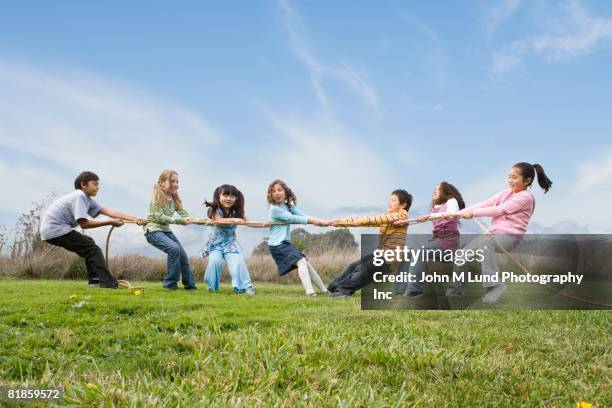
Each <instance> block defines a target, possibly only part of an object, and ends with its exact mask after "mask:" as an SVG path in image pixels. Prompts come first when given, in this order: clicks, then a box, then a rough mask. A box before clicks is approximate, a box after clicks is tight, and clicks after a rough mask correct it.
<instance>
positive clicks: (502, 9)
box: [484, 0, 521, 35]
mask: <svg viewBox="0 0 612 408" xmlns="http://www.w3.org/2000/svg"><path fill="white" fill-rule="evenodd" d="M520 3H521V0H502V1H501V2H499V3H498V4H496V5H495V6H494V7H492V8H491V9H490V10H489V11H488V13H487V16H486V18H485V20H484V24H485V27H486V30H487V35H491V34H493V33H494V32H495V31H496V30H497V28H498V27H499V25H500V24H501V23H502V22H504V21H505V20H507V19H509V18H510V17H511V16H512V15H513V14H514V12H515V11H516V10H517V8H518V6H519V5H520Z"/></svg>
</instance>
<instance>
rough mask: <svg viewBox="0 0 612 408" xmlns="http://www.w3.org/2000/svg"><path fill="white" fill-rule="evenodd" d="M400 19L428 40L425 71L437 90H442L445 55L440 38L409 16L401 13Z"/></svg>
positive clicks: (444, 76) (445, 62)
mask: <svg viewBox="0 0 612 408" xmlns="http://www.w3.org/2000/svg"><path fill="white" fill-rule="evenodd" d="M400 17H401V19H402V20H404V21H406V22H407V23H409V24H410V25H411V26H413V27H414V28H416V31H417V32H418V33H419V34H421V35H422V36H424V37H427V39H428V40H429V42H430V46H429V47H428V48H427V51H426V52H425V57H424V58H423V63H424V65H425V69H426V71H427V72H428V73H430V74H431V75H432V76H433V78H434V80H435V81H436V84H437V86H438V88H439V89H440V90H442V89H444V87H445V86H446V65H447V53H446V50H445V49H444V48H443V47H442V44H441V41H440V37H439V36H438V34H437V33H436V31H435V30H434V29H433V28H431V27H430V26H428V25H427V24H425V23H424V22H422V21H421V20H419V19H418V18H416V17H414V16H412V15H410V14H408V13H406V12H403V13H401V14H400Z"/></svg>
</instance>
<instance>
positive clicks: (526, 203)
mask: <svg viewBox="0 0 612 408" xmlns="http://www.w3.org/2000/svg"><path fill="white" fill-rule="evenodd" d="M534 209H535V197H534V196H533V193H532V192H531V191H528V190H523V191H520V192H518V193H513V192H512V190H505V191H500V192H499V193H497V194H495V195H494V196H493V197H491V198H489V199H487V200H485V201H482V202H480V203H478V204H474V205H472V206H471V207H468V208H466V209H464V210H462V211H460V212H465V211H467V210H471V211H472V212H473V213H474V216H475V217H492V218H491V228H490V229H489V231H490V232H491V233H493V234H518V235H523V234H524V233H525V232H526V231H527V224H529V219H530V218H531V216H532V215H533V210H534Z"/></svg>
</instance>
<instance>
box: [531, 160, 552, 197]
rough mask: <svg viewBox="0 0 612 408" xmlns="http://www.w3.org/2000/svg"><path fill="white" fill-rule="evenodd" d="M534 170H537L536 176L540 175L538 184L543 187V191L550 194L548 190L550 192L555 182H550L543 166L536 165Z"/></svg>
mask: <svg viewBox="0 0 612 408" xmlns="http://www.w3.org/2000/svg"><path fill="white" fill-rule="evenodd" d="M533 168H534V169H535V171H536V174H537V175H538V184H539V185H540V187H542V190H544V192H545V193H548V190H550V188H551V187H552V184H553V182H552V181H550V179H549V178H548V176H547V175H546V173H544V168H543V167H542V166H540V165H539V164H534V165H533Z"/></svg>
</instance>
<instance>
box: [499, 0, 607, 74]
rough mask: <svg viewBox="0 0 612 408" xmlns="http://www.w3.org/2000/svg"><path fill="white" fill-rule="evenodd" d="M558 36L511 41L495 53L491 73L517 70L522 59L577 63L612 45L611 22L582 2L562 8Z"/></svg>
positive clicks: (542, 35) (548, 35) (577, 0)
mask: <svg viewBox="0 0 612 408" xmlns="http://www.w3.org/2000/svg"><path fill="white" fill-rule="evenodd" d="M563 11H564V13H563V14H564V17H563V18H562V19H560V20H559V21H556V24H554V25H555V26H556V28H555V30H554V31H555V32H549V33H544V34H541V35H537V36H533V37H530V38H525V39H519V40H515V41H512V42H511V43H510V44H507V45H506V46H504V47H502V48H501V49H499V50H496V51H494V52H493V57H492V59H493V60H492V66H491V73H492V74H493V75H494V76H495V75H500V74H503V73H505V72H508V71H511V70H513V69H515V68H516V67H518V66H519V65H520V64H521V62H522V60H523V58H524V57H525V56H526V55H528V54H532V55H536V56H541V57H543V58H545V59H546V60H548V61H553V62H568V61H575V60H577V59H579V58H580V57H582V56H585V55H588V54H590V53H592V52H593V51H594V50H595V48H597V47H598V46H600V45H610V44H612V18H604V17H595V16H592V15H590V14H589V13H588V12H587V11H586V10H585V9H584V7H583V6H582V3H581V2H580V1H579V0H574V1H570V2H568V3H566V4H565V6H564V7H563Z"/></svg>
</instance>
